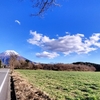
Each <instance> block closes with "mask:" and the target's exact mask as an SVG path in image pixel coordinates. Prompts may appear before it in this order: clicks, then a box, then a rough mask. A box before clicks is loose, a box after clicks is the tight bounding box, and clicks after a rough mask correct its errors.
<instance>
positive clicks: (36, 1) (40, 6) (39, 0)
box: [20, 0, 59, 16]
mask: <svg viewBox="0 0 100 100" xmlns="http://www.w3.org/2000/svg"><path fill="white" fill-rule="evenodd" d="M20 1H23V0H20ZM30 1H31V2H32V3H33V4H32V7H33V8H37V12H36V13H33V14H31V16H39V15H41V14H42V13H43V12H44V11H46V10H48V9H49V8H50V7H51V6H59V4H57V3H56V0H30Z"/></svg>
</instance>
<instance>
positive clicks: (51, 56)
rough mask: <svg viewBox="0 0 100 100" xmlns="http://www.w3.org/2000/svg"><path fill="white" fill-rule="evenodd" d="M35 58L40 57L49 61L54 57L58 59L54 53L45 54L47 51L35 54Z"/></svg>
mask: <svg viewBox="0 0 100 100" xmlns="http://www.w3.org/2000/svg"><path fill="white" fill-rule="evenodd" d="M36 56H37V57H40V58H45V57H46V58H49V59H53V58H55V57H58V56H59V54H57V53H56V52H51V53H50V52H47V51H44V52H42V53H36Z"/></svg>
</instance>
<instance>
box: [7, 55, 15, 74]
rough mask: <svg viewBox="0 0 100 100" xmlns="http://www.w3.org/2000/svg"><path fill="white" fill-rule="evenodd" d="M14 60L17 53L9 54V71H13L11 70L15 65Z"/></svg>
mask: <svg viewBox="0 0 100 100" xmlns="http://www.w3.org/2000/svg"><path fill="white" fill-rule="evenodd" d="M16 60H17V55H13V54H12V55H11V56H10V60H9V66H10V69H11V73H13V71H14V67H15V64H16V63H15V62H16Z"/></svg>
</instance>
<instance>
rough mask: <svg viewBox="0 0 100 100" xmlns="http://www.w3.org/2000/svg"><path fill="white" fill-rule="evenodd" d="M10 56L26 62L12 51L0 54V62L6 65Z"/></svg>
mask: <svg viewBox="0 0 100 100" xmlns="http://www.w3.org/2000/svg"><path fill="white" fill-rule="evenodd" d="M11 55H16V56H17V58H18V59H25V60H26V58H24V57H22V56H20V55H19V54H18V53H17V52H16V51H14V50H6V51H5V52H2V53H0V60H1V61H2V62H3V64H5V65H8V64H9V59H10V57H11Z"/></svg>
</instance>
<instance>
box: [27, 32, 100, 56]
mask: <svg viewBox="0 0 100 100" xmlns="http://www.w3.org/2000/svg"><path fill="white" fill-rule="evenodd" d="M30 33H31V35H32V36H33V38H31V39H28V40H27V41H28V42H29V43H31V44H33V45H37V46H39V47H41V48H43V49H44V50H47V51H52V52H61V53H63V54H64V55H68V54H70V53H77V54H84V53H85V54H86V53H89V52H91V51H94V50H97V49H98V48H100V33H94V34H93V35H92V36H91V37H89V39H86V38H85V36H84V34H79V33H77V34H74V35H70V34H66V35H65V36H62V37H57V39H50V38H49V37H47V36H43V34H40V33H37V32H36V31H35V32H32V31H30Z"/></svg>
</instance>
